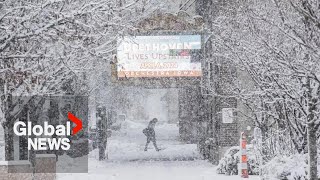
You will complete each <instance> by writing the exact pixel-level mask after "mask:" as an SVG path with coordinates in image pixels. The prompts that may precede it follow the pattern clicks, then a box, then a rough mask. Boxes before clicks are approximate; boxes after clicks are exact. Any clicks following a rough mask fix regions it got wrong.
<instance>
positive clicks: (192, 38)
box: [117, 35, 202, 77]
mask: <svg viewBox="0 0 320 180" xmlns="http://www.w3.org/2000/svg"><path fill="white" fill-rule="evenodd" d="M118 43H119V44H118V49H117V60H118V64H117V73H118V77H199V76H201V75H202V71H201V61H200V51H201V36H200V35H163V36H126V37H124V38H122V39H121V40H119V42H118Z"/></svg>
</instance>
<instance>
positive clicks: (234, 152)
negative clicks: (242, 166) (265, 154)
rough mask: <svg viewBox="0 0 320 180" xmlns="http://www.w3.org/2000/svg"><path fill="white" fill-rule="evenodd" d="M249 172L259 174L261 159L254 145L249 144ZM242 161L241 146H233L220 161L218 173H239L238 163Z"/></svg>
mask: <svg viewBox="0 0 320 180" xmlns="http://www.w3.org/2000/svg"><path fill="white" fill-rule="evenodd" d="M247 156H248V173H249V174H250V175H258V174H259V161H258V159H257V153H255V151H254V148H253V146H252V145H248V146H247ZM239 163H240V149H239V146H234V147H231V148H230V149H228V150H227V152H226V153H225V154H224V156H223V157H222V159H221V160H220V161H219V164H218V168H217V173H218V174H226V175H238V164H239Z"/></svg>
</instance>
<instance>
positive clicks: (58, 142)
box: [13, 112, 82, 150]
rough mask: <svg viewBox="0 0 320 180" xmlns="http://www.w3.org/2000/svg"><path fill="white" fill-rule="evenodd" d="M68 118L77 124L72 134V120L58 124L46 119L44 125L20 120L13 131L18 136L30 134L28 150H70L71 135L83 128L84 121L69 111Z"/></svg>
mask: <svg viewBox="0 0 320 180" xmlns="http://www.w3.org/2000/svg"><path fill="white" fill-rule="evenodd" d="M68 119H69V120H70V121H72V122H73V123H74V124H75V125H76V126H75V127H74V128H73V129H72V134H71V123H70V121H67V122H66V124H65V125H61V124H60V125H57V126H54V125H51V124H49V123H48V122H46V121H45V122H44V123H43V125H39V124H37V125H33V124H32V122H28V123H27V124H26V123H25V122H22V121H18V122H16V123H15V124H14V126H13V131H14V133H15V135H17V136H28V150H32V149H33V150H60V149H62V150H69V149H70V142H71V141H70V138H69V137H70V136H71V135H75V134H77V133H78V132H79V131H81V130H82V121H81V119H79V118H77V117H76V116H75V115H73V114H72V113H71V112H68Z"/></svg>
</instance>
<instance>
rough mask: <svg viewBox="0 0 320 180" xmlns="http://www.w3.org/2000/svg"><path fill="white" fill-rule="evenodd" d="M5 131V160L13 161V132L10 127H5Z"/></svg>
mask: <svg viewBox="0 0 320 180" xmlns="http://www.w3.org/2000/svg"><path fill="white" fill-rule="evenodd" d="M3 129H4V137H5V138H4V139H5V160H6V161H11V160H14V153H13V149H14V147H13V130H12V128H11V127H10V126H4V127H3Z"/></svg>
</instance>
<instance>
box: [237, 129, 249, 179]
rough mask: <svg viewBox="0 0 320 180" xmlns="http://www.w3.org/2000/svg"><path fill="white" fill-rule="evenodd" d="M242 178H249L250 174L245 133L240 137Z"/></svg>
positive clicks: (240, 170)
mask: <svg viewBox="0 0 320 180" xmlns="http://www.w3.org/2000/svg"><path fill="white" fill-rule="evenodd" d="M239 172H241V177H242V178H249V174H248V157H247V137H246V135H245V133H244V132H242V133H241V137H240V169H239Z"/></svg>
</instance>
